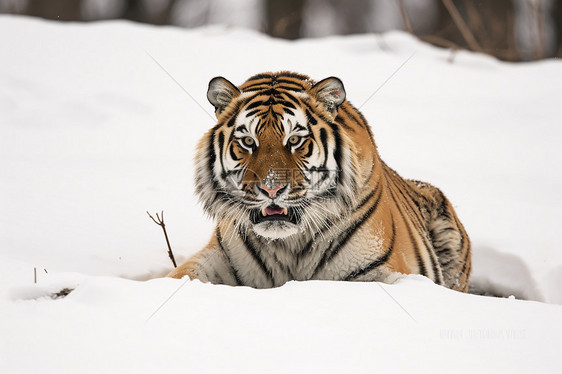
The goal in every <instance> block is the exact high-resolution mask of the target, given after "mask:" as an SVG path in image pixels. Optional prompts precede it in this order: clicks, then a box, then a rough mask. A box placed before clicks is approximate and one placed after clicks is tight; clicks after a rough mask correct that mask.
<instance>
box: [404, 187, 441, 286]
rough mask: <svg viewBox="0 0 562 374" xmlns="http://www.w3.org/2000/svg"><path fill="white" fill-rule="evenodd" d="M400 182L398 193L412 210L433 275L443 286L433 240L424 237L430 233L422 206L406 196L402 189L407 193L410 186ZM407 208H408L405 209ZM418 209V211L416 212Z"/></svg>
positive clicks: (414, 222)
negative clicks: (424, 220)
mask: <svg viewBox="0 0 562 374" xmlns="http://www.w3.org/2000/svg"><path fill="white" fill-rule="evenodd" d="M398 182H399V183H397V186H396V187H397V190H398V193H400V195H401V196H402V198H403V199H404V201H405V202H406V203H407V207H409V208H410V212H409V213H410V215H409V217H412V215H413V216H414V217H413V220H410V222H412V223H413V225H414V226H415V227H416V229H417V230H418V232H419V233H420V236H421V237H422V240H423V241H424V243H425V247H426V250H427V252H428V254H429V260H430V261H431V267H432V269H433V274H434V276H435V282H436V283H437V284H443V278H442V276H441V274H440V272H439V267H438V264H437V258H436V254H435V251H434V249H435V248H434V246H433V244H432V242H431V240H429V239H428V237H427V235H424V233H428V231H427V228H426V227H424V224H423V222H422V218H423V217H420V214H421V211H420V206H419V205H418V204H417V203H416V201H415V200H414V199H413V198H412V197H411V196H410V194H408V196H406V194H405V193H404V192H403V191H402V188H404V189H406V192H407V191H408V187H409V186H407V185H406V186H405V185H404V183H406V181H404V180H403V179H401V178H400V177H399V178H398ZM410 202H413V203H414V205H415V206H413V205H412V204H411V203H410ZM404 208H406V207H404ZM416 208H417V210H416Z"/></svg>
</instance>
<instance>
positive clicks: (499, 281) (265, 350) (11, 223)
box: [0, 16, 562, 373]
mask: <svg viewBox="0 0 562 374" xmlns="http://www.w3.org/2000/svg"><path fill="white" fill-rule="evenodd" d="M0 44H1V45H2V47H3V48H2V51H1V52H0V53H1V56H0V61H1V62H0V66H1V69H0V131H1V136H0V204H1V206H2V214H1V215H0V256H1V260H0V274H1V275H0V277H1V278H0V280H1V284H2V286H1V287H0V291H1V294H0V304H1V305H0V308H1V310H2V318H1V319H0V334H1V336H2V339H1V340H0V342H1V344H2V345H1V350H0V358H1V359H0V371H1V372H6V373H25V372H38V371H39V372H47V373H48V372H55V373H66V372H68V373H75V372H86V373H87V372H130V371H133V370H134V371H136V372H147V373H150V372H156V371H158V372H172V373H173V372H180V371H181V372H185V371H190V370H191V371H193V372H223V371H229V372H237V371H242V372H264V371H267V372H373V371H375V370H379V371H381V372H400V373H403V372H411V371H414V370H415V371H417V372H436V371H437V372H477V371H480V372H506V371H510V372H523V373H524V372H536V373H539V372H552V369H553V368H556V367H560V364H562V362H561V360H560V358H559V356H558V355H559V347H560V346H561V343H562V338H561V336H562V313H561V312H562V310H561V308H562V307H561V306H560V305H549V304H544V303H539V302H531V301H520V300H513V299H497V298H490V297H482V296H475V295H463V294H459V293H455V292H452V291H449V290H447V289H444V288H441V287H438V286H435V285H433V284H432V283H431V282H429V281H427V280H426V279H423V278H421V277H417V276H411V277H407V278H406V279H404V280H401V281H399V282H398V283H397V284H395V285H382V284H378V283H370V284H362V283H334V282H306V283H297V282H291V283H289V284H287V285H286V286H284V287H281V288H278V289H273V290H261V291H258V290H253V289H248V288H230V287H220V286H211V285H205V284H201V283H199V282H184V281H181V280H172V279H154V278H158V277H160V276H162V275H164V274H165V273H166V272H167V271H169V270H170V264H169V260H168V258H167V256H166V251H165V247H164V241H163V238H162V234H161V231H160V229H159V228H158V227H157V226H156V225H154V223H153V222H152V221H150V220H149V219H148V217H147V216H146V213H145V211H146V210H149V211H151V212H155V211H160V210H164V211H165V216H166V223H167V228H168V232H169V235H170V239H171V241H172V245H173V247H174V249H175V252H176V256H177V257H179V258H178V260H179V261H182V260H184V259H185V258H187V257H188V256H189V255H190V254H192V253H194V252H196V251H197V250H199V249H200V248H202V246H203V245H205V243H206V241H207V240H208V238H209V236H210V233H211V230H212V223H211V222H209V221H208V220H207V219H206V218H205V217H204V216H203V213H202V211H201V209H200V207H199V206H198V205H197V203H196V200H195V198H194V195H193V186H192V183H191V180H192V157H193V153H194V146H195V144H196V142H197V140H198V139H199V138H200V136H201V135H202V134H203V132H204V131H205V130H206V129H208V128H209V127H210V126H212V124H213V120H212V116H211V115H210V114H209V113H210V112H211V108H210V105H208V104H207V101H206V98H205V94H206V87H207V83H208V81H209V79H210V78H211V77H213V76H216V75H223V76H225V77H227V78H228V79H230V80H231V81H233V82H238V83H241V82H242V81H244V80H245V79H246V78H248V77H249V76H251V75H252V74H255V73H257V72H261V71H268V70H286V69H289V70H295V71H298V72H302V73H306V74H309V75H311V76H312V77H313V78H314V79H322V78H324V77H327V76H331V75H335V76H339V77H340V78H341V79H342V80H343V82H344V84H345V85H346V91H347V93H348V98H349V99H350V101H351V102H352V103H353V104H355V105H356V106H358V107H359V106H361V111H362V112H363V113H364V114H365V116H366V117H367V119H368V120H369V121H370V123H371V125H372V126H373V130H374V134H375V139H376V141H377V144H378V145H379V149H380V152H381V154H382V157H383V159H385V161H386V162H387V163H388V164H389V165H391V166H392V167H393V168H395V169H396V170H397V171H399V172H400V173H401V174H402V175H403V176H405V177H410V178H416V179H422V180H427V181H430V182H432V183H433V184H435V185H437V186H439V187H440V188H441V189H442V190H443V191H444V192H445V193H446V194H447V196H448V197H449V198H450V199H451V201H452V202H453V203H454V204H455V207H456V209H457V211H458V213H459V215H460V217H461V220H462V221H463V223H464V224H465V226H466V228H467V231H468V232H469V235H470V236H471V238H472V241H473V244H474V267H473V269H474V270H473V283H474V285H475V286H476V287H477V288H479V289H480V290H483V291H486V292H492V293H498V294H502V295H506V296H507V295H511V294H513V295H515V296H517V297H518V298H524V299H530V300H537V301H546V302H549V303H554V304H560V303H562V251H561V250H560V248H561V243H562V240H561V239H560V237H559V235H558V224H559V222H561V219H560V218H562V217H561V213H560V212H561V209H560V208H561V205H562V204H561V202H562V199H561V192H560V191H561V190H562V189H561V187H562V186H561V177H560V173H559V170H560V166H559V161H560V159H562V158H561V152H562V151H561V149H560V147H559V144H560V140H561V136H560V135H561V133H562V129H561V128H560V126H559V109H558V102H559V100H560V95H559V92H558V91H559V87H562V64H560V63H559V62H556V61H544V62H540V63H532V64H520V65H512V64H505V63H500V62H498V61H495V60H493V59H490V58H488V57H485V56H480V55H475V54H471V53H464V52H460V53H457V54H456V55H455V56H454V63H450V62H448V60H449V59H450V57H451V56H450V55H449V52H447V51H444V50H439V49H436V48H433V47H431V46H428V45H425V44H422V43H419V42H417V41H416V40H414V39H413V38H411V37H409V36H408V35H406V34H403V33H388V34H385V35H384V36H375V35H365V36H354V37H337V38H327V39H321V40H304V41H300V42H296V43H294V42H285V41H279V40H272V39H269V38H267V37H265V36H263V35H260V34H257V33H254V32H249V31H245V30H239V29H230V28H223V27H212V28H206V29H199V30H194V31H185V30H180V29H176V28H166V27H164V28H155V27H149V26H139V25H133V24H130V23H124V22H104V23H98V24H88V25H84V24H57V23H50V22H45V21H39V20H32V19H26V18H14V17H6V16H3V17H0ZM412 53H415V54H414V56H413V58H412V59H411V60H410V61H409V62H408V63H407V64H406V65H405V66H404V67H403V68H402V69H401V70H400V71H399V72H398V73H397V74H396V75H395V76H394V77H393V78H392V79H391V80H390V81H389V82H388V83H387V84H386V85H384V87H382V89H381V90H380V91H379V92H378V93H377V94H376V95H375V96H373V97H372V99H370V100H367V99H368V98H369V97H370V96H371V95H372V94H373V92H375V90H376V89H377V88H378V87H380V86H381V84H383V82H384V81H385V80H386V79H387V78H388V77H389V76H390V75H391V74H392V73H393V72H394V71H395V70H396V68H397V67H398V66H400V65H401V64H402V63H403V62H404V61H405V60H406V59H407V58H408V57H409V56H411V55H412ZM155 60H156V62H155ZM158 64H160V65H161V66H162V67H163V69H165V70H166V71H164V70H163V69H162V68H161V67H160V66H159V65H158ZM168 74H169V75H171V76H172V77H173V79H172V78H170V76H169V75H168ZM174 79H175V80H176V81H177V82H178V83H179V84H180V85H181V86H182V87H183V90H185V91H183V90H182V88H180V87H178V85H177V84H176V82H174ZM186 92H187V93H186ZM190 96H191V97H190ZM192 98H193V100H192ZM199 105H201V106H199ZM34 268H35V269H36V274H37V284H36V285H34V284H33V279H34ZM149 279H152V280H149ZM135 280H136V281H135ZM139 280H142V281H143V282H138V281H139ZM147 280H148V281H147ZM180 287H181V288H180ZM63 288H75V291H73V292H72V293H70V294H69V295H68V296H67V297H65V298H61V299H56V300H54V299H52V298H51V295H53V294H54V293H57V292H59V291H60V290H61V289H63ZM176 291H177V293H176V294H175V295H174V296H173V297H172V298H171V299H170V300H169V302H167V303H165V304H164V306H163V307H162V308H161V309H160V310H159V311H158V312H157V313H156V314H155V315H154V316H153V317H152V318H150V319H149V320H147V319H148V318H149V317H150V316H151V314H153V313H154V312H155V311H156V310H157V309H158V307H159V306H161V305H162V304H163V303H164V302H165V301H166V300H167V299H168V298H169V297H170V295H172V294H173V293H174V292H176Z"/></svg>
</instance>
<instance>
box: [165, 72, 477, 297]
mask: <svg viewBox="0 0 562 374" xmlns="http://www.w3.org/2000/svg"><path fill="white" fill-rule="evenodd" d="M208 98H209V101H210V102H211V103H212V104H213V105H214V106H215V110H216V114H217V119H218V123H217V126H215V127H214V128H213V129H211V130H210V131H209V132H208V133H207V134H206V135H205V136H204V137H203V139H202V140H201V142H200V144H199V148H198V153H197V157H196V189H197V192H198V194H199V196H200V199H201V201H202V203H203V206H204V208H205V210H206V211H207V212H208V213H209V214H210V215H211V216H212V217H214V218H215V219H216V220H217V227H216V230H215V234H214V235H213V237H212V238H211V241H210V243H209V244H208V246H207V247H206V248H205V249H203V250H202V251H200V252H199V253H197V254H196V255H194V256H193V257H192V258H190V259H189V260H188V261H187V262H186V263H184V264H183V265H182V266H180V267H179V268H177V269H175V270H174V271H173V272H172V273H171V274H170V276H173V277H182V276H185V275H188V276H190V277H191V278H192V279H194V278H198V279H201V280H203V281H209V282H213V283H221V284H231V285H248V286H252V287H257V288H264V287H275V286H279V285H282V284H283V283H285V282H287V281H289V280H309V279H326V280H346V281H385V280H391V279H393V278H395V276H396V274H398V273H402V274H422V275H425V276H427V277H428V278H430V279H432V280H433V281H434V282H436V283H437V284H442V285H444V286H446V287H449V288H452V289H456V290H460V291H465V292H466V291H467V289H468V283H469V274H470V242H469V239H468V235H467V234H466V232H465V230H464V228H463V226H462V225H461V223H460V221H459V219H458V217H457V215H456V213H455V211H454V210H453V207H452V206H451V204H450V203H449V201H448V200H447V199H446V198H445V196H444V195H443V193H441V191H440V190H438V189H437V188H435V187H433V186H431V185H429V184H426V183H421V182H415V181H409V180H405V179H403V178H401V177H400V176H399V175H398V174H397V173H396V172H394V170H392V169H391V168H389V167H388V166H387V165H386V164H385V163H384V162H383V161H382V160H381V158H380V156H379V154H378V151H377V148H376V145H375V142H374V138H373V135H372V133H371V129H370V127H369V126H368V124H367V122H366V120H365V118H364V117H363V116H362V115H361V113H360V112H359V111H358V110H357V109H355V108H354V107H353V106H352V105H351V104H350V103H349V102H348V101H347V100H345V89H344V87H343V84H342V83H341V81H340V80H339V79H337V78H333V77H332V78H328V79H325V80H323V81H321V82H319V83H315V82H313V81H311V80H310V79H309V78H308V77H307V76H303V75H300V74H296V73H290V72H281V73H264V74H260V75H257V76H254V77H252V78H250V79H249V80H248V81H247V82H245V83H244V84H243V85H242V86H240V87H236V86H234V85H233V84H232V83H230V82H228V81H227V80H226V79H224V78H215V79H213V80H212V81H211V83H210V86H209V92H208Z"/></svg>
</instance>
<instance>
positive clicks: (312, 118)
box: [305, 109, 318, 126]
mask: <svg viewBox="0 0 562 374" xmlns="http://www.w3.org/2000/svg"><path fill="white" fill-rule="evenodd" d="M305 113H306V119H307V120H308V123H310V124H311V125H312V126H314V125H316V124H317V123H318V121H317V120H316V118H314V117H313V116H312V114H311V113H310V111H309V110H308V109H306V110H305Z"/></svg>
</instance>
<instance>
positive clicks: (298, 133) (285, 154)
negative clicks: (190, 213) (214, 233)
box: [196, 72, 357, 239]
mask: <svg viewBox="0 0 562 374" xmlns="http://www.w3.org/2000/svg"><path fill="white" fill-rule="evenodd" d="M345 95H346V94H345V89H344V86H343V83H342V82H341V81H340V80H339V79H338V78H335V77H330V78H327V79H324V80H322V81H320V82H318V83H315V82H313V81H311V80H310V78H309V77H307V76H305V75H300V74H296V73H290V72H280V73H265V74H259V75H256V76H254V77H252V78H250V79H249V80H247V81H246V82H245V83H244V84H242V85H241V86H240V87H236V86H235V85H233V84H232V83H230V82H229V81H228V80H226V79H225V78H222V77H216V78H213V79H212V80H211V81H210V83H209V90H208V92H207V98H208V99H209V101H210V102H211V104H212V105H213V106H214V108H215V114H216V116H217V120H218V121H217V125H216V126H215V127H213V128H212V129H211V130H210V131H209V132H208V133H207V134H206V135H205V136H204V137H203V139H202V140H201V142H200V143H199V147H198V152H197V156H196V191H197V193H198V194H199V197H200V199H201V201H202V202H203V205H204V208H205V210H206V212H207V213H208V214H210V215H211V216H212V217H213V218H216V219H218V220H219V223H220V222H222V223H224V224H226V225H229V227H230V228H233V229H235V230H238V231H239V232H241V233H243V231H244V230H247V229H253V231H254V232H255V233H256V234H258V235H260V236H262V237H265V238H269V239H284V238H288V237H291V236H293V237H294V236H295V235H297V234H298V233H301V234H307V233H308V234H311V235H314V234H315V233H318V232H320V231H321V230H322V229H323V228H324V227H326V225H327V224H328V223H329V222H330V221H331V220H334V219H336V218H337V217H340V216H342V215H343V214H345V212H346V211H347V209H350V207H351V206H353V205H354V202H355V196H356V195H357V180H356V178H355V177H354V176H355V174H356V171H357V170H356V169H357V155H356V154H354V152H352V151H351V149H352V148H353V142H351V141H350V139H348V133H347V131H342V123H338V122H342V121H343V120H338V119H339V112H340V111H341V108H342V105H344V104H345V105H347V106H349V107H350V108H352V107H351V106H350V104H348V103H347V102H346V101H345ZM350 145H351V146H350Z"/></svg>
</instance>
